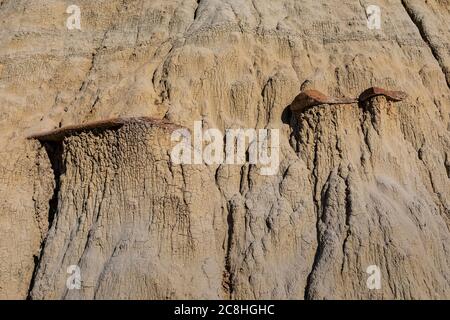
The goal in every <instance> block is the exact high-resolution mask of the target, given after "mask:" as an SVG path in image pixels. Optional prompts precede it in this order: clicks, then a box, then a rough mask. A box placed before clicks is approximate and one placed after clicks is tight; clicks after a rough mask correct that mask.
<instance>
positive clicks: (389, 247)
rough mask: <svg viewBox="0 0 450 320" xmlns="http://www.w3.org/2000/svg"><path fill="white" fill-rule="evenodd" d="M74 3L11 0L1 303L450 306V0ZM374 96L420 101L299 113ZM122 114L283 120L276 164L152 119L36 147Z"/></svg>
mask: <svg viewBox="0 0 450 320" xmlns="http://www.w3.org/2000/svg"><path fill="white" fill-rule="evenodd" d="M75 2H76V4H77V5H79V6H80V8H81V27H82V30H67V29H66V27H65V21H66V18H67V16H68V14H66V13H65V10H66V8H67V6H68V5H70V4H73V3H72V2H70V3H69V2H66V1H62V0H54V1H31V0H27V1H26V0H3V1H0V24H1V29H0V30H1V32H0V43H1V46H0V114H1V118H0V136H1V137H2V138H1V139H0V150H1V151H0V152H1V159H2V161H1V163H0V298H14V299H25V298H27V297H29V298H33V299H43V298H53V299H62V298H97V299H102V298H138V299H151V298H232V299H235V298H300V299H302V298H310V299H321V298H336V299H344V298H363V299H369V298H377V299H378V298H397V299H403V298H405V299H406V298H441V299H442V298H447V299H448V298H450V230H449V226H450V221H449V217H450V213H449V210H450V135H449V130H450V124H449V110H450V90H449V87H450V73H449V70H450V44H449V43H450V41H449V40H450V29H449V24H448V21H450V2H449V1H448V0H428V1H426V2H424V1H415V0H380V1H376V3H373V1H371V2H368V1H360V0H342V1H339V2H336V3H335V2H333V1H325V0H311V1H309V0H308V1H294V0H276V1H252V0H220V1H219V0H200V1H196V0H190V1H189V0H170V1H166V0H164V1H163V0H156V1H131V0H130V1H122V0H120V1H119V0H99V1H87V0H78V1H75ZM369 4H377V5H379V6H380V7H381V13H382V29H381V30H370V29H368V28H367V26H366V15H365V7H366V6H367V5H369ZM375 86H376V87H381V88H386V89H389V90H402V91H404V92H406V93H408V98H407V99H404V100H403V101H401V102H397V103H394V102H392V101H388V100H387V99H386V97H384V96H374V97H370V98H368V99H367V100H365V101H363V102H359V103H350V104H334V105H328V104H324V105H318V106H313V107H312V108H309V109H308V110H305V111H304V112H302V113H291V112H290V105H291V103H292V101H293V100H294V98H295V97H296V96H297V95H298V94H299V92H300V91H304V90H308V89H316V90H319V91H321V92H325V93H327V94H328V95H330V96H333V97H358V96H359V95H360V94H361V93H362V92H363V91H364V90H366V89H367V88H369V87H375ZM129 116H148V117H153V118H157V119H163V118H164V119H165V120H167V121H170V122H172V123H174V124H177V125H181V126H184V127H187V128H192V127H193V121H198V120H202V121H203V125H204V128H219V129H220V130H224V129H225V128H230V127H235V128H236V127H240V128H279V129H280V133H281V134H280V143H281V146H280V160H281V163H280V168H279V172H278V174H277V175H274V176H261V175H260V174H259V171H258V170H257V169H258V168H256V167H255V166H254V165H248V164H245V165H219V166H217V165H215V166H206V165H195V166H189V165H183V166H176V165H173V164H172V163H171V162H170V161H169V153H170V148H171V144H170V130H167V128H164V127H160V126H157V125H154V124H150V123H146V122H140V121H137V122H133V123H128V124H125V125H123V126H121V127H119V128H103V129H102V128H98V129H95V128H92V130H84V131H83V130H82V131H76V130H75V132H72V133H71V134H70V135H67V136H66V137H65V138H64V139H63V140H62V141H54V142H44V141H41V142H40V141H38V140H29V139H26V137H27V136H29V135H31V134H35V133H39V132H45V131H48V130H52V129H55V128H59V127H66V126H69V125H75V126H78V125H83V124H85V123H88V122H91V121H96V120H104V119H110V118H116V117H129ZM73 264H78V265H79V266H80V268H81V274H82V289H81V290H70V291H69V290H67V289H66V283H65V282H66V279H67V277H68V276H69V275H68V274H67V273H66V270H67V267H68V266H69V265H73ZM373 264H376V265H378V266H379V267H380V269H381V271H382V288H381V289H380V290H368V288H367V287H366V279H367V277H368V275H367V274H366V272H365V271H366V268H367V266H369V265H373Z"/></svg>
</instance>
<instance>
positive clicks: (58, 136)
mask: <svg viewBox="0 0 450 320" xmlns="http://www.w3.org/2000/svg"><path fill="white" fill-rule="evenodd" d="M139 122H145V123H150V124H153V125H157V126H159V127H162V128H167V129H176V128H178V126H177V125H175V124H173V123H171V122H169V121H167V120H164V119H155V118H150V117H130V118H112V119H107V120H100V121H93V122H88V123H85V124H81V125H70V126H66V127H62V128H58V129H54V130H50V131H46V132H42V133H38V134H33V135H30V136H28V139H37V140H40V141H61V140H63V139H64V138H65V137H66V136H70V135H73V134H75V133H78V132H82V131H89V130H107V129H118V128H120V127H122V126H123V125H125V124H128V123H139Z"/></svg>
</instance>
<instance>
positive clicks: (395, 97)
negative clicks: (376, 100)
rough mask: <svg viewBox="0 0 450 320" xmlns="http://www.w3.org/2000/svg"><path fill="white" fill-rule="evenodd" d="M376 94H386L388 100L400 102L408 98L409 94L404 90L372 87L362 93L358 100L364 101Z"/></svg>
mask: <svg viewBox="0 0 450 320" xmlns="http://www.w3.org/2000/svg"><path fill="white" fill-rule="evenodd" d="M376 96H385V97H386V99H387V100H390V101H395V102H398V101H402V100H404V99H406V98H407V97H408V94H407V93H406V92H403V91H390V90H386V89H383V88H378V87H371V88H369V89H367V90H365V91H364V92H363V93H361V94H360V96H359V98H358V100H359V101H360V102H364V101H367V100H368V99H370V98H373V97H376Z"/></svg>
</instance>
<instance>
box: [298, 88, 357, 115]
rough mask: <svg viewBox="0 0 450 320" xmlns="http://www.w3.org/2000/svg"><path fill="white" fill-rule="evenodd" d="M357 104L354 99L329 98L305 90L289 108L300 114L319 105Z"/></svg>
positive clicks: (314, 91)
mask: <svg viewBox="0 0 450 320" xmlns="http://www.w3.org/2000/svg"><path fill="white" fill-rule="evenodd" d="M355 102H358V100H357V99H354V98H345V97H344V98H336V97H329V96H327V95H325V94H323V93H322V92H320V91H317V90H305V91H303V92H301V93H300V94H299V95H298V96H296V97H295V99H294V101H293V102H292V104H291V106H290V108H291V110H292V111H293V112H302V111H304V110H306V109H308V108H310V107H314V106H318V105H321V104H348V103H355Z"/></svg>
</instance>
